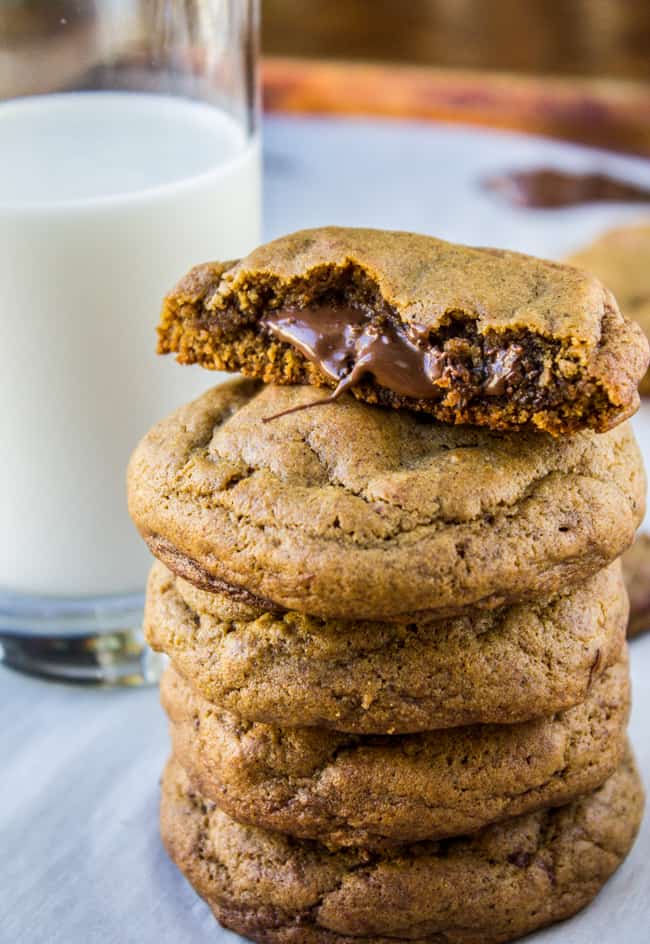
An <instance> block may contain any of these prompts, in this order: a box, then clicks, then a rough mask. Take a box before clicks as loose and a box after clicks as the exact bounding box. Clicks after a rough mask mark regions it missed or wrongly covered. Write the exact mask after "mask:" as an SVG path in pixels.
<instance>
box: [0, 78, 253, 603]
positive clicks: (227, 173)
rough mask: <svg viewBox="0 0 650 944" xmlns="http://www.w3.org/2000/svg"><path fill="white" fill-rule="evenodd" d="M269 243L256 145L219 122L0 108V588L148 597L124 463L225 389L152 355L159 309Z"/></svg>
mask: <svg viewBox="0 0 650 944" xmlns="http://www.w3.org/2000/svg"><path fill="white" fill-rule="evenodd" d="M259 235H260V193H259V144H258V142H257V141H256V140H254V141H253V142H252V143H250V142H247V140H246V138H245V135H244V133H243V132H242V130H241V129H240V128H239V127H238V126H237V125H236V123H235V122H234V121H233V120H232V119H231V118H230V117H228V116H227V115H226V114H225V113H223V112H221V111H219V110H217V109H215V108H212V107H209V106H207V105H204V104H198V103H190V102H188V101H186V100H182V99H175V98H171V97H166V96H156V95H146V94H139V93H137V94H136V93H129V92H118V93H112V92H85V93H84V92H82V93H73V94H61V95H53V96H52V95H51V96H46V97H33V98H27V99H22V100H21V99H18V100H14V101H11V102H6V103H4V104H0V323H1V324H2V336H1V347H0V351H1V357H2V361H1V366H0V377H1V381H0V384H1V396H0V437H1V446H0V448H1V450H2V451H1V454H0V455H1V461H0V529H1V534H2V539H1V543H0V589H2V590H5V591H6V590H9V591H18V592H25V593H31V594H54V595H68V596H72V595H88V594H112V593H125V592H131V591H135V590H140V589H142V586H143V582H144V579H145V575H146V570H147V567H148V563H149V560H148V555H147V553H146V550H145V549H144V547H143V544H142V542H141V540H139V538H138V537H137V535H136V534H135V531H134V528H133V525H132V524H131V522H130V520H129V517H128V514H127V510H126V499H125V486H124V478H125V468H126V465H127V461H128V458H129V455H130V453H131V451H132V450H133V448H134V446H135V445H136V443H137V442H138V440H139V439H140V437H141V436H142V435H143V434H144V433H145V432H146V431H147V429H148V428H149V427H150V426H151V425H152V424H153V423H154V422H156V421H157V420H158V419H161V418H162V417H164V416H165V415H166V414H167V413H169V412H170V411H171V410H173V409H175V408H176V407H177V406H179V405H180V404H182V403H184V402H186V401H187V400H189V399H191V398H193V397H195V396H197V395H198V394H199V393H201V391H202V390H204V389H206V388H207V387H208V386H209V385H210V384H213V383H216V382H218V380H219V379H221V378H220V377H219V375H215V374H210V373H208V372H206V371H203V370H201V369H200V368H198V367H193V368H188V367H180V366H178V365H177V364H176V363H175V362H174V361H173V359H172V358H169V357H168V358H160V357H157V356H156V355H155V353H154V351H155V344H156V337H155V325H156V322H157V317H158V312H159V309H160V302H161V299H162V296H163V295H164V293H165V292H166V291H167V290H168V289H170V288H171V287H172V286H173V284H174V282H175V281H176V280H177V279H178V278H179V277H180V276H181V275H183V274H184V272H185V271H186V270H187V269H188V268H189V267H190V266H191V265H193V264H195V263H197V262H201V261H206V260H208V259H219V258H233V257H236V256H238V255H240V254H243V253H246V252H248V251H249V250H250V249H251V248H252V247H253V246H254V245H255V243H257V242H258V241H259Z"/></svg>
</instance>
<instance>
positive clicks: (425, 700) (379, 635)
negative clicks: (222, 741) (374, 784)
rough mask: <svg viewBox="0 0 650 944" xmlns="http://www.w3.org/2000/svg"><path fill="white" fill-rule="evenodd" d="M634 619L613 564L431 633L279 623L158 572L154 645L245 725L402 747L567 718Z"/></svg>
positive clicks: (427, 626) (413, 627)
mask: <svg viewBox="0 0 650 944" xmlns="http://www.w3.org/2000/svg"><path fill="white" fill-rule="evenodd" d="M627 615H628V602H627V595H626V593H625V588H624V586H623V579H622V575H621V568H620V563H619V562H618V561H616V562H615V563H613V564H610V566H609V567H607V568H606V569H605V570H602V571H599V572H598V573H597V574H596V575H595V576H594V577H591V578H590V579H589V580H588V581H587V582H586V583H584V584H583V585H582V586H580V587H577V588H576V589H574V590H571V591H567V592H565V593H561V594H556V595H553V596H547V597H546V598H545V599H539V600H536V601H532V602H530V603H526V604H523V603H522V604H516V605H514V606H511V607H506V608H504V609H502V610H495V611H493V612H483V611H480V610H469V611H467V612H466V613H465V614H464V615H462V616H458V617H449V618H447V619H444V620H439V621H437V622H435V623H431V622H418V623H378V622H371V621H369V620H365V621H356V622H355V621H352V622H351V621H346V620H321V619H317V618H315V617H310V616H304V615H302V614H301V613H297V612H296V611H290V612H286V613H273V612H269V611H268V610H265V609H264V608H260V607H256V606H252V605H250V604H247V603H242V602H238V601H237V600H234V599H233V598H232V597H231V596H230V595H229V594H227V593H207V592H206V591H204V590H198V589H197V588H196V587H194V586H193V585H192V584H190V583H188V582H187V581H185V580H183V579H182V578H180V577H175V576H174V575H173V574H172V573H171V572H170V571H169V570H167V568H166V567H164V565H163V564H160V563H156V564H154V566H153V568H152V571H151V575H150V577H149V584H148V588H147V600H146V607H145V632H146V636H147V640H148V642H149V644H150V645H151V646H152V647H153V648H154V649H157V650H159V651H162V652H166V653H167V654H168V655H169V656H170V657H171V659H172V661H173V663H174V665H175V666H176V667H177V668H178V670H179V671H180V672H181V673H182V674H183V675H184V676H185V677H186V678H187V679H188V681H189V682H190V683H191V685H192V686H193V688H194V689H195V690H196V691H197V692H198V693H199V694H202V695H203V696H204V697H205V698H207V699H208V700H209V701H212V702H214V703H215V704H217V705H219V706H221V707H222V708H225V709H227V710H228V711H231V712H233V713H234V714H236V715H239V716H240V717H242V718H245V719H247V720H248V721H265V722H270V723H275V724H279V725H293V726H296V725H298V726H305V725H318V726H320V727H327V728H335V729H337V730H340V731H350V732H359V733H375V734H382V733H390V734H394V733H403V732H408V731H428V730H433V729H437V728H446V727H452V726H455V725H461V724H465V725H467V724H485V723H490V722H494V723H510V722H514V721H525V720H529V719H530V718H534V717H541V716H548V715H551V714H554V713H555V712H557V711H562V710H564V709H566V708H570V707H571V706H572V705H575V704H577V703H578V702H580V701H583V700H584V698H586V697H587V694H588V692H589V689H590V685H591V683H592V682H593V681H594V680H596V679H597V678H598V677H599V676H600V675H601V673H602V672H603V671H604V670H605V669H606V668H607V667H608V666H610V665H611V664H612V662H613V661H614V660H616V659H617V658H618V654H619V652H620V650H621V647H622V645H623V640H624V636H625V630H626V625H627Z"/></svg>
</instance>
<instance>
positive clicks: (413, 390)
mask: <svg viewBox="0 0 650 944" xmlns="http://www.w3.org/2000/svg"><path fill="white" fill-rule="evenodd" d="M262 325H263V327H264V328H265V329H266V330H267V331H268V332H269V333H270V334H271V335H273V336H274V337H276V338H278V339H279V340H280V341H284V342H285V343H286V344H290V345H291V346H292V347H293V348H295V349H296V350H298V351H300V353H301V354H303V355H304V356H305V357H306V358H307V360H309V361H310V362H311V363H312V364H314V365H315V366H316V367H318V368H319V370H321V371H322V373H323V374H324V375H325V376H326V377H328V378H329V379H330V380H331V381H332V382H333V383H334V384H336V387H335V390H334V392H333V393H332V394H331V396H329V397H326V398H324V399H322V400H317V401H315V402H314V403H307V404H304V405H301V406H299V407H294V408H293V409H291V410H287V411H286V412H283V413H279V414H277V416H284V415H286V413H293V412H296V411H297V410H302V409H307V408H308V407H311V406H316V405H318V404H322V403H332V402H333V401H334V400H336V399H337V397H339V396H340V395H341V394H342V393H343V392H344V391H345V390H347V389H348V388H350V387H352V386H354V385H355V384H357V383H359V381H361V380H362V379H363V378H364V377H365V376H366V375H371V376H372V377H373V378H374V380H375V381H376V383H378V384H380V385H381V386H382V387H385V388H387V389H388V390H390V391H392V392H393V393H395V394H397V395H398V396H402V397H410V398H412V399H414V400H420V399H424V400H431V399H440V398H441V397H442V395H443V389H442V388H448V387H449V386H451V385H452V383H453V381H454V379H455V378H456V376H457V375H458V374H459V372H461V371H462V372H465V373H466V372H467V368H465V367H459V364H458V363H457V362H456V359H455V358H454V357H453V356H452V355H451V354H450V353H449V352H448V351H446V350H441V349H440V348H438V347H434V346H431V344H430V342H429V339H428V335H429V332H428V329H426V328H424V327H420V326H418V325H410V326H409V327H408V328H402V327H401V326H398V325H396V324H394V323H393V322H392V321H390V320H389V319H387V318H385V317H384V318H383V319H377V318H376V317H373V315H372V313H371V312H368V311H364V310H363V309H361V308H353V307H351V306H344V305H342V306H338V307H337V306H333V305H323V306H318V307H314V308H301V309H297V308H296V309H279V310H278V311H272V312H269V313H268V314H267V315H266V316H265V317H264V318H263V320H262ZM520 353H521V351H520V349H518V348H517V347H516V346H511V347H510V348H508V349H507V350H505V351H495V352H491V356H488V362H487V363H486V364H485V365H484V369H485V376H484V377H483V378H482V379H481V381H480V382H479V386H480V387H482V392H483V393H484V395H486V396H501V395H502V394H504V393H505V392H506V388H507V384H508V381H510V380H512V379H514V375H515V374H516V373H517V362H518V359H519V356H520ZM474 383H476V379H474ZM276 418H277V417H276V416H272V417H269V419H276Z"/></svg>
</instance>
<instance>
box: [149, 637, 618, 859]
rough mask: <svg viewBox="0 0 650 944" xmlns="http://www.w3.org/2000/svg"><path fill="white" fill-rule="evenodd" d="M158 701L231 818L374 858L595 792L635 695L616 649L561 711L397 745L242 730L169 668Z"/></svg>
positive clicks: (181, 751) (174, 736) (325, 734)
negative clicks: (615, 659)
mask: <svg viewBox="0 0 650 944" xmlns="http://www.w3.org/2000/svg"><path fill="white" fill-rule="evenodd" d="M161 700H162V704H163V708H164V709H165V711H166V712H167V715H168V717H169V719H170V722H171V724H170V734H171V740H172V752H173V754H174V756H175V757H176V758H177V760H178V761H179V762H180V763H181V764H182V765H183V767H184V769H185V771H186V772H187V774H188V776H189V777H190V780H191V782H192V784H193V786H194V787H195V788H196V790H197V791H198V792H199V793H200V794H202V796H204V797H205V798H206V799H208V800H214V802H215V803H216V804H217V805H218V806H219V807H220V808H221V809H223V810H224V811H225V812H226V813H228V814H229V815H230V816H232V817H233V818H234V819H236V820H237V821H238V822H243V823H248V824H250V825H252V826H261V827H264V828H265V829H273V830H278V831H280V832H284V833H287V834H289V835H293V836H297V837H300V838H305V839H318V840H319V841H320V842H322V843H324V844H325V845H328V846H350V845H352V846H363V847H364V848H369V849H381V848H385V847H388V846H391V845H392V846H395V845H399V844H404V843H411V842H417V841H419V840H423V839H442V838H445V837H448V836H456V835H463V834H465V833H470V832H474V831H476V830H478V829H481V828H482V827H484V826H486V825H488V824H489V823H492V822H497V821H499V820H503V819H506V818H508V817H512V816H518V815H520V814H522V813H527V812H531V811H533V810H538V809H541V808H543V807H549V806H560V805H563V804H565V803H568V802H569V801H570V800H573V799H574V798H575V797H576V796H579V795H581V794H584V793H589V792H591V791H593V790H595V789H596V788H597V787H599V786H600V785H601V784H602V783H603V782H604V781H605V780H606V779H607V778H608V777H609V776H611V775H612V774H613V772H614V770H615V769H616V768H617V767H618V766H619V764H620V763H621V760H622V758H623V753H624V750H625V727H626V724H627V720H628V715H629V700H630V691H629V679H628V664H627V654H626V653H624V655H623V658H622V660H621V661H620V662H619V663H617V664H616V665H614V666H612V667H610V668H609V669H607V670H606V671H605V672H604V673H603V675H602V676H601V677H600V678H599V679H598V680H597V681H596V682H594V684H593V686H592V688H591V690H590V692H589V696H588V697H587V700H586V701H585V702H583V703H582V704H580V705H576V706H575V707H574V708H571V709H569V710H568V711H566V712H564V713H561V714H558V715H555V716H552V717H550V718H540V719H538V720H536V721H529V722H526V723H524V724H511V725H503V724H501V725H475V726H473V727H465V728H453V729H447V730H444V731H430V732H426V733H421V734H405V735H392V736H390V735H384V736H379V735H374V736H373V735H354V734H342V733H339V732H335V731H326V730H323V729H320V728H281V727H277V726H274V725H267V724H259V723H254V722H253V723H247V722H245V721H242V720H241V719H239V718H237V717H236V716H235V715H232V714H229V713H228V712H224V711H222V710H220V709H218V708H216V706H214V705H212V704H211V703H210V702H207V701H205V699H202V698H200V697H199V696H197V695H195V694H194V693H193V692H192V689H191V688H190V686H189V685H188V684H187V682H184V681H183V679H182V678H181V676H179V675H178V674H177V673H176V672H175V671H174V669H173V668H171V667H170V668H169V669H167V671H166V672H165V675H164V676H163V679H162V682H161Z"/></svg>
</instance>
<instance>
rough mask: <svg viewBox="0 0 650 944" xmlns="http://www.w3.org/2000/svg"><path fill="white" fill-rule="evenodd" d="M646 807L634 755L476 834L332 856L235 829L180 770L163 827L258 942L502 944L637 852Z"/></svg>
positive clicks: (240, 928) (217, 907)
mask: <svg viewBox="0 0 650 944" xmlns="http://www.w3.org/2000/svg"><path fill="white" fill-rule="evenodd" d="M642 807H643V791H642V787H641V783H640V781H639V777H638V774H637V772H636V769H635V767H634V763H633V761H632V760H631V758H629V757H628V758H627V759H626V760H625V761H624V763H623V764H622V766H621V767H620V768H619V769H618V770H617V771H616V773H614V775H613V776H612V777H610V779H609V780H607V781H606V783H605V784H604V785H603V786H602V787H601V788H600V789H598V790H597V791H596V792H595V793H592V794H588V795H587V796H584V797H582V798H580V799H578V800H574V801H573V802H572V803H570V804H568V805H567V806H563V807H559V808H556V809H551V810H540V811H538V812H536V813H529V814H527V815H525V816H520V817H517V818H516V819H511V820H506V821H505V822H503V823H500V824H497V825H494V826H489V827H488V828H486V829H484V830H482V831H481V832H479V833H477V834H475V835H473V836H471V837H469V838H457V839H448V840H443V841H441V842H423V843H417V844H414V845H411V846H406V847H402V848H399V849H396V850H394V851H390V852H383V853H372V852H368V851H367V850H362V849H346V850H338V851H328V850H327V849H326V848H325V847H324V846H323V845H321V844H320V843H317V842H310V841H307V840H302V841H301V840H295V839H292V838H289V837H286V836H282V835H281V834H278V833H271V832H268V831H265V830H262V829H257V828H254V827H250V826H241V825H239V824H237V823H235V821H234V820H232V819H230V818H229V817H228V816H227V815H226V814H225V813H223V812H222V811H220V810H219V809H218V808H216V807H215V806H214V804H213V803H211V802H210V801H207V800H205V799H203V798H202V797H201V796H200V795H199V794H197V793H195V792H194V791H193V789H192V788H191V786H190V784H189V782H188V780H187V776H186V774H185V773H184V771H183V769H182V768H181V767H180V765H179V764H178V763H177V762H175V761H171V762H170V764H169V765H168V767H167V770H166V772H165V775H164V777H163V797H162V808H161V830H162V836H163V840H164V842H165V845H166V847H167V850H168V852H169V854H170V856H171V858H172V859H173V860H174V862H175V863H176V865H177V866H178V867H179V869H180V870H181V871H182V872H183V873H184V874H185V876H186V877H187V879H188V880H189V881H190V882H191V883H192V885H193V886H194V888H195V889H196V890H197V892H198V893H199V894H200V895H202V896H203V897H204V898H205V899H206V900H207V902H208V904H209V905H210V907H211V908H212V910H213V912H214V914H215V916H216V917H217V918H218V920H219V921H220V922H221V923H222V924H223V925H224V926H225V927H228V928H231V929H232V930H234V931H237V932H238V933H240V934H244V935H246V936H247V937H249V938H252V939H253V940H255V941H260V942H262V944H321V942H322V944H353V942H357V944H359V942H364V941H365V942H372V944H387V942H388V941H407V940H408V941H411V942H413V941H415V942H420V944H424V942H427V944H501V942H505V941H510V940H513V939H514V938H517V937H520V936H522V935H524V934H527V933H528V932H529V931H532V930H534V929H535V928H540V927H543V926H544V925H547V924H550V923H552V922H554V921H559V920H561V919H562V918H567V917H569V916H570V915H572V914H575V912H576V911H579V910H580V909H581V908H583V907H584V906H585V905H586V904H588V902H590V901H591V900H592V898H594V896H595V895H596V894H597V893H598V891H599V890H600V888H601V887H602V885H603V884H604V883H605V882H606V881H607V879H608V878H609V877H610V875H611V874H612V873H613V872H614V871H615V870H616V868H617V867H618V866H619V865H620V863H621V862H622V860H623V859H624V858H625V856H626V854H627V853H628V851H629V849H630V847H631V845H632V843H633V842H634V838H635V836H636V833H637V830H638V827H639V822H640V819H641V814H642Z"/></svg>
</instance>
